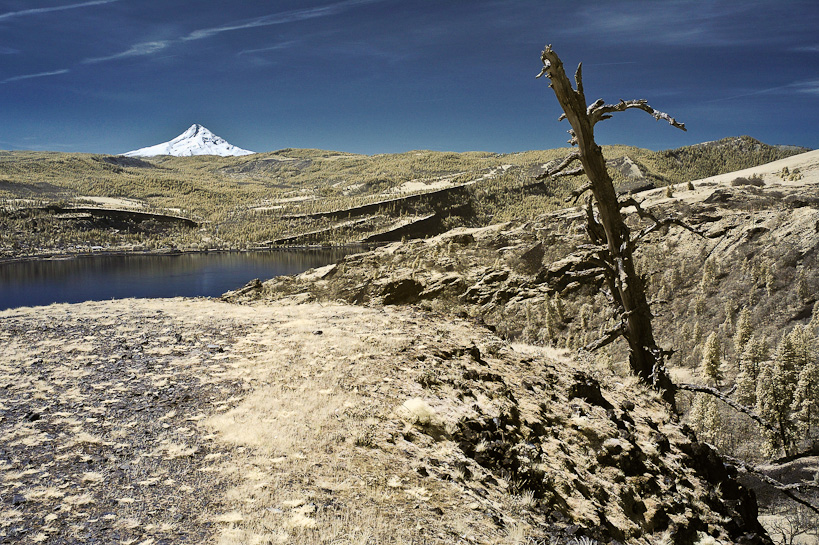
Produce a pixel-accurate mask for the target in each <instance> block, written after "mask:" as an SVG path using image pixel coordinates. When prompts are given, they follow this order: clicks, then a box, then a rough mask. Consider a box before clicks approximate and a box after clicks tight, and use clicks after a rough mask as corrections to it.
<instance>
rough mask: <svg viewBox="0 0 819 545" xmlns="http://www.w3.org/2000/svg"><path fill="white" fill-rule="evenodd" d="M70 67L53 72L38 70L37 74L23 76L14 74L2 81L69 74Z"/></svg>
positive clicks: (8, 81)
mask: <svg viewBox="0 0 819 545" xmlns="http://www.w3.org/2000/svg"><path fill="white" fill-rule="evenodd" d="M70 71H71V70H69V69H68V68H63V69H62V70H54V71H52V72H38V73H36V74H25V75H22V76H13V77H11V78H6V79H4V80H3V81H2V82H0V83H11V82H13V81H22V80H25V79H34V78H45V77H48V76H59V75H60V74H67V73H68V72H70Z"/></svg>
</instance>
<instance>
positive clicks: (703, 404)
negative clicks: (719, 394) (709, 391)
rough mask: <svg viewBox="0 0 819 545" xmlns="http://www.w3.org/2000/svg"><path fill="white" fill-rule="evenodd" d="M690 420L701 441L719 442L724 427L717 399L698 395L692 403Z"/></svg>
mask: <svg viewBox="0 0 819 545" xmlns="http://www.w3.org/2000/svg"><path fill="white" fill-rule="evenodd" d="M688 418H689V422H690V424H691V427H692V428H694V432H696V434H697V438H698V439H699V440H700V441H706V442H708V443H716V442H717V440H718V439H719V436H720V428H721V425H722V422H721V420H720V414H719V407H718V405H717V398H715V397H714V396H710V395H706V394H696V395H695V396H694V400H693V401H692V402H691V411H690V412H689V413H688Z"/></svg>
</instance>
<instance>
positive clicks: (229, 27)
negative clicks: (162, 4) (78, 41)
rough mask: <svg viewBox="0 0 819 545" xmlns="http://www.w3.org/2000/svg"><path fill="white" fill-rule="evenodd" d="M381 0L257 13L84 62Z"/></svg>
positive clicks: (143, 52) (154, 50)
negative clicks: (249, 17)
mask: <svg viewBox="0 0 819 545" xmlns="http://www.w3.org/2000/svg"><path fill="white" fill-rule="evenodd" d="M114 1H115V0H114ZM381 1H383V0H345V1H343V2H337V3H335V4H330V5H328V6H322V7H318V8H308V9H296V10H290V11H284V12H281V13H274V14H271V15H264V16H261V17H255V18H252V19H244V20H241V21H235V22H232V23H228V24H225V25H222V26H217V27H210V28H202V29H198V30H194V31H192V32H190V33H188V34H187V35H185V36H182V37H180V38H176V39H171V40H163V41H153V42H142V43H138V44H136V45H133V46H131V47H130V48H129V49H127V50H125V51H122V52H120V53H115V54H113V55H106V56H102V57H93V58H89V59H85V60H83V61H82V62H83V63H86V64H88V63H97V62H104V61H112V60H118V59H123V58H128V57H144V56H149V55H153V54H155V53H158V52H160V51H162V50H164V49H166V48H168V47H170V46H171V45H173V44H176V43H183V42H191V41H196V40H204V39H206V38H211V37H213V36H216V35H218V34H221V33H223V32H231V31H235V30H246V29H250V28H259V27H265V26H273V25H283V24H287V23H295V22H299V21H306V20H308V19H316V18H319V17H329V16H332V15H337V14H339V13H342V12H344V11H346V10H349V9H352V8H355V7H357V6H361V5H365V4H373V3H376V2H381Z"/></svg>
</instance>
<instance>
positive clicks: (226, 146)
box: [122, 123, 255, 157]
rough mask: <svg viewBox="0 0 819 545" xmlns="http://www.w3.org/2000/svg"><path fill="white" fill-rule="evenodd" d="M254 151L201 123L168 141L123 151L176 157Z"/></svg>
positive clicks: (133, 154)
mask: <svg viewBox="0 0 819 545" xmlns="http://www.w3.org/2000/svg"><path fill="white" fill-rule="evenodd" d="M252 153H255V152H253V151H248V150H246V149H242V148H237V147H236V146H234V145H233V144H230V143H228V142H227V141H226V140H225V139H224V138H221V137H219V136H216V135H215V134H213V133H212V132H210V131H209V130H208V129H207V128H205V127H203V126H202V125H199V124H198V123H197V124H193V125H191V126H190V128H188V130H186V131H185V132H183V133H182V134H180V135H179V136H177V137H176V138H174V139H173V140H170V141H168V142H163V143H162V144H157V145H155V146H150V147H147V148H140V149H137V150H134V151H129V152H127V153H123V154H122V155H124V156H126V157H155V156H157V155H173V156H176V157H187V156H190V155H219V156H222V157H228V156H239V155H250V154H252Z"/></svg>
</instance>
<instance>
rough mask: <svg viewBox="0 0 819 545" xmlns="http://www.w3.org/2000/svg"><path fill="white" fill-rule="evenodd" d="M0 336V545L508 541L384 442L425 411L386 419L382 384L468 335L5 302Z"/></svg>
mask: <svg viewBox="0 0 819 545" xmlns="http://www.w3.org/2000/svg"><path fill="white" fill-rule="evenodd" d="M0 323H2V324H3V328H2V331H0V498H2V500H0V543H123V544H140V545H151V544H158V543H204V542H219V543H339V544H340V543H365V542H368V540H369V539H375V540H377V542H378V543H414V542H439V543H446V542H459V541H460V542H464V543H468V542H496V543H504V542H508V543H513V542H516V541H518V540H519V539H521V536H522V535H523V534H522V528H523V525H520V526H518V525H517V521H516V519H515V518H514V516H515V511H516V508H515V506H510V505H501V504H498V503H497V501H492V500H486V499H484V498H482V497H481V496H479V495H477V494H475V493H472V492H470V491H469V490H468V489H464V488H463V487H462V486H460V485H458V484H457V483H455V482H454V481H453V482H451V483H447V482H446V481H442V480H438V479H436V480H432V481H431V480H429V479H424V474H426V469H419V468H421V467H425V466H424V464H423V457H422V456H419V455H418V449H419V448H426V447H424V446H423V445H420V444H419V443H418V441H417V440H416V443H411V442H408V441H405V440H404V439H403V435H402V434H403V433H405V431H406V428H407V426H408V425H409V424H408V422H411V421H413V419H419V418H424V417H425V414H426V413H425V411H432V409H430V408H429V407H426V406H425V405H424V404H423V403H420V404H418V405H412V404H411V403H410V404H409V405H407V406H406V407H404V406H403V405H402V403H403V402H405V401H408V400H411V399H412V398H413V394H417V393H419V392H415V390H419V391H420V390H421V387H420V386H419V385H418V383H417V382H415V381H413V380H407V381H402V380H399V381H396V379H395V378H394V372H395V371H398V372H399V374H400V372H401V371H400V369H401V368H403V369H406V370H407V371H408V372H409V371H410V369H409V368H408V367H405V366H407V365H408V364H409V362H412V361H413V360H414V358H415V354H416V353H417V351H418V350H420V351H423V350H424V349H425V348H426V346H427V342H428V341H429V340H433V341H435V342H436V343H437V346H439V347H440V346H449V345H457V346H460V345H462V344H463V343H467V345H470V344H471V343H472V342H474V339H475V338H478V337H480V335H481V333H480V332H478V331H471V330H470V329H469V328H467V327H466V326H464V325H455V324H446V325H443V324H436V323H435V320H432V319H431V318H429V317H428V316H426V315H420V314H416V313H415V312H414V311H412V310H409V309H400V310H392V309H387V310H384V309H367V308H362V307H349V306H341V305H334V304H324V305H320V304H308V305H292V304H288V303H287V302H283V303H281V304H276V305H268V306H258V307H251V306H239V305H233V304H228V303H223V302H219V301H213V300H205V299H167V300H115V301H104V302H87V303H82V304H74V305H67V304H58V305H51V306H48V307H38V308H19V309H13V310H7V311H3V312H0ZM424 339H427V341H426V342H425V341H424ZM442 343H443V344H442ZM391 375H392V376H391ZM365 392H366V396H365V395H362V394H363V393H365ZM395 408H399V410H398V413H400V412H401V411H404V413H405V414H404V415H403V418H402V417H400V415H397V413H395V412H393V409H395ZM438 410H439V411H443V410H444V409H441V408H439V409H438ZM429 414H431V412H430V413H429ZM418 415H420V416H418ZM427 446H429V445H427ZM434 448H438V449H442V450H443V451H442V452H441V453H440V455H441V458H442V459H443V458H445V457H446V456H447V455H448V453H447V452H446V449H451V446H450V447H448V446H446V444H442V445H438V446H436V447H434ZM429 452H430V451H429V450H428V449H427V450H425V451H424V453H425V454H428V453H429ZM449 454H451V453H449ZM419 464H420V465H419ZM430 471H432V467H430ZM504 495H505V494H504ZM509 498H510V499H509V501H510V502H518V505H517V510H520V509H524V508H525V507H526V501H527V500H526V499H525V498H524V499H521V498H517V499H515V498H512V497H511V496H509ZM528 501H530V502H531V498H529V499H528ZM501 512H502V513H503V514H502V515H501V514H499V513H501ZM444 513H446V516H445V517H443V516H442V515H443V514H444ZM493 516H494V517H495V518H494V519H493ZM499 518H504V519H505V520H506V523H505V524H503V525H502V527H501V526H499V525H497V524H496V522H495V521H497V520H498V519H499ZM453 527H454V528H455V529H454V530H453ZM476 536H481V538H480V540H479V538H478V537H476ZM419 539H421V540H422V541H417V540H419Z"/></svg>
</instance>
